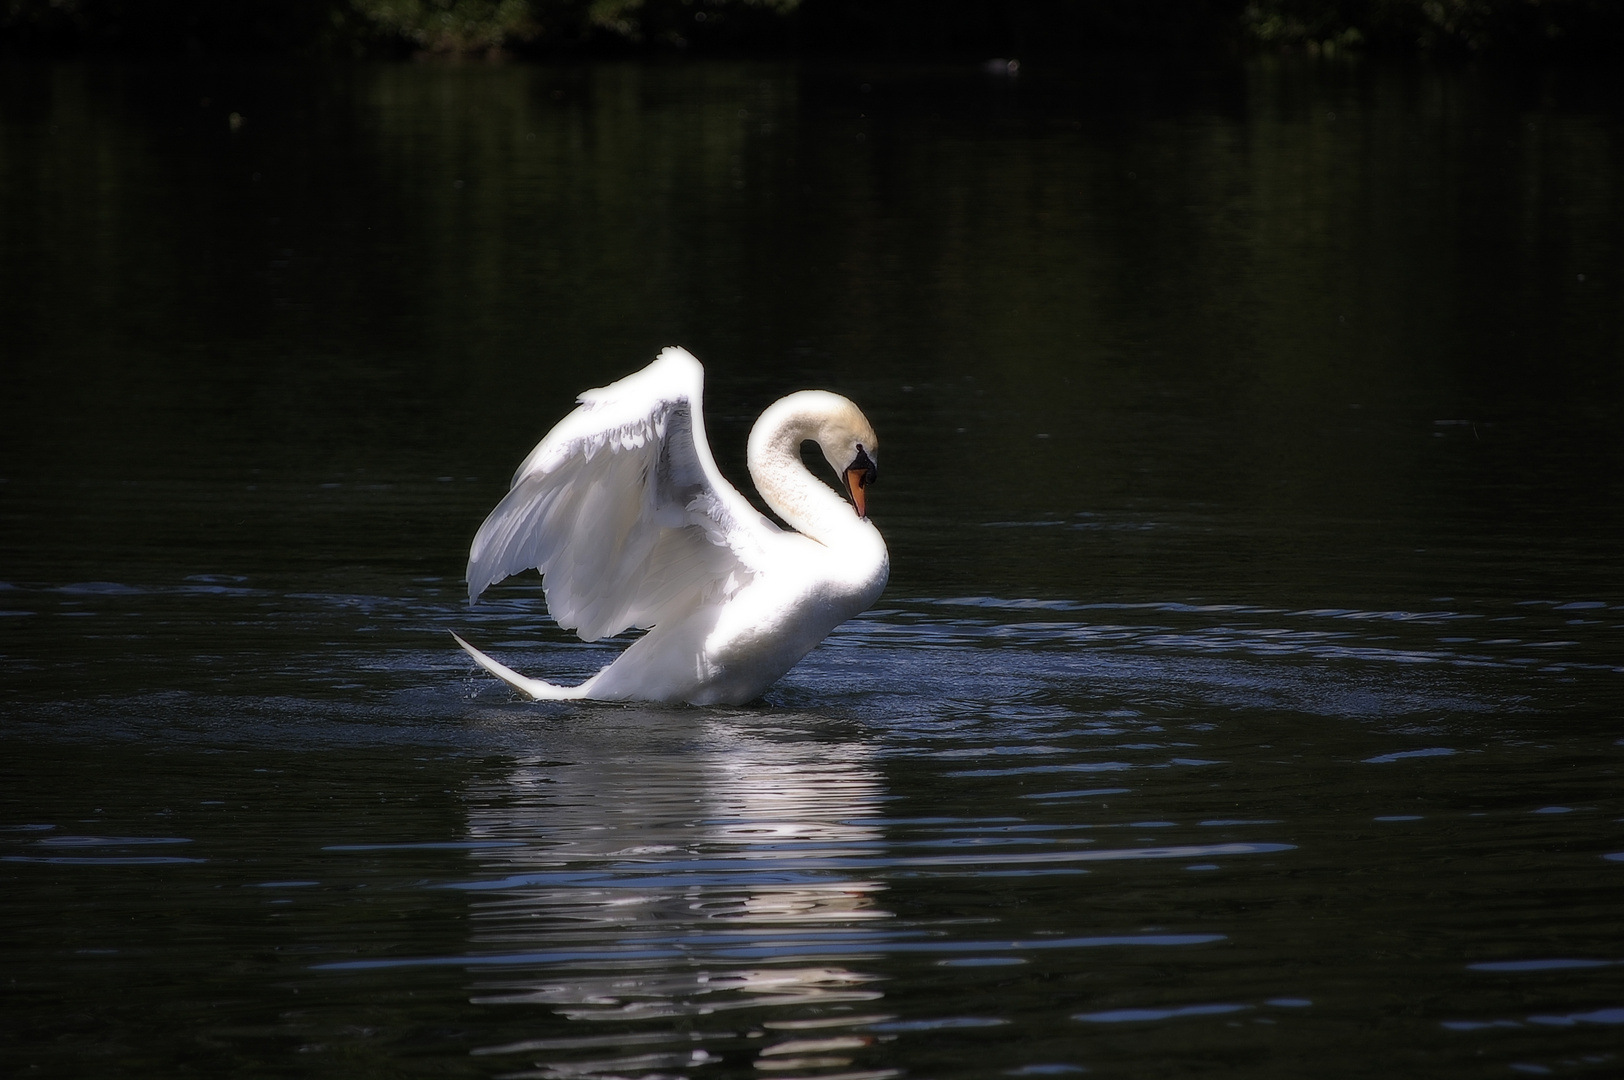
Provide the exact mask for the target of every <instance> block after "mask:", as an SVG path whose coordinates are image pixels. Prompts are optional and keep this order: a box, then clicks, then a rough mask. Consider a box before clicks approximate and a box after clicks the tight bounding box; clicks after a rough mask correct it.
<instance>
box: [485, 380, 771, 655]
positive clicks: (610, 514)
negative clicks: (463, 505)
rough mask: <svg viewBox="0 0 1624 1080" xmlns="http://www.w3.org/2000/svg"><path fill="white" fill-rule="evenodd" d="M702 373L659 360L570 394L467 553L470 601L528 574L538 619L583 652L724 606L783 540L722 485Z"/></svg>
mask: <svg viewBox="0 0 1624 1080" xmlns="http://www.w3.org/2000/svg"><path fill="white" fill-rule="evenodd" d="M704 376H705V373H704V369H703V368H701V367H700V365H699V361H698V360H695V359H694V358H693V356H691V355H690V354H689V353H688V352H687V351H686V350H684V349H678V348H670V349H666V350H665V351H664V352H662V353H661V354H660V355H659V357H658V358H657V359H656V360H655V361H654V362H653V363H652V364H650V365H649V366H648V367H646V368H644V369H643V370H641V371H639V372H636V373H634V374H632V375H628V376H627V377H626V378H624V379H621V380H620V381H619V382H616V383H612V384H610V385H609V386H605V387H603V388H601V389H598V390H589V391H587V392H586V393H584V394H582V395H581V397H580V406H579V407H578V408H577V409H576V410H575V411H574V412H572V413H570V414H569V415H568V416H566V417H565V418H564V419H563V420H561V421H559V423H558V426H557V427H555V428H553V430H552V431H551V432H549V433H548V435H547V437H546V438H545V439H543V440H542V441H541V443H540V445H538V446H537V447H536V448H535V450H533V451H531V453H530V456H529V457H528V458H526V459H525V461H524V464H523V465H520V466H519V471H518V472H517V473H515V474H514V477H513V487H512V489H511V490H509V492H508V493H507V497H506V498H504V499H503V500H502V501H501V502H500V503H498V504H497V506H496V509H495V510H492V511H491V514H490V517H488V518H486V519H485V524H483V525H481V526H480V528H479V533H478V535H476V536H475V537H474V543H473V547H472V548H471V549H470V551H469V555H468V598H469V599H470V600H475V599H478V597H479V594H480V593H482V592H484V591H485V589H486V588H487V587H489V586H490V585H491V584H493V583H495V582H497V581H500V580H502V579H503V578H505V577H507V576H508V575H510V574H516V573H518V572H519V571H521V570H526V569H529V568H531V567H535V568H536V569H538V570H540V571H541V573H542V580H543V586H544V588H545V591H546V596H547V609H548V610H549V611H550V612H551V613H552V615H553V618H554V619H556V620H557V621H558V624H559V625H560V626H562V627H564V628H565V629H568V630H574V631H576V632H577V633H578V634H580V636H581V637H582V638H583V639H585V640H587V641H596V640H597V639H598V638H600V637H606V636H608V635H610V634H618V633H619V632H620V631H622V630H625V629H627V628H628V627H632V626H642V627H647V626H653V625H655V624H656V623H658V622H660V621H662V620H663V619H666V618H670V617H672V616H675V615H678V614H682V613H686V612H688V611H692V610H693V609H694V608H695V607H697V606H699V605H700V604H702V603H705V602H708V601H714V600H720V599H724V598H726V597H727V596H730V595H732V593H734V592H736V591H737V590H739V589H740V588H742V587H743V586H744V585H745V584H746V583H747V582H748V581H749V580H750V579H751V578H752V577H754V576H755V573H756V570H757V568H758V567H760V566H761V565H763V558H762V547H763V542H764V539H765V536H766V534H768V533H772V532H778V531H780V530H779V529H778V527H777V526H776V525H774V524H772V523H771V522H770V521H768V520H767V519H766V518H765V517H764V516H763V515H762V514H760V513H759V512H757V511H756V510H755V508H754V507H752V506H751V505H750V504H749V503H748V502H746V501H745V499H744V497H743V496H741V495H740V494H739V493H738V492H737V491H736V490H734V488H733V486H732V485H731V484H729V483H728V482H727V481H726V480H725V479H723V477H722V474H721V473H720V472H719V471H717V468H716V463H715V461H714V460H713V459H712V458H711V452H710V446H709V445H708V444H707V443H706V441H705V421H704V416H703V413H702V412H701V411H700V397H701V392H702V389H703V386H704Z"/></svg>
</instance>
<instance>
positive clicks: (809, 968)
mask: <svg viewBox="0 0 1624 1080" xmlns="http://www.w3.org/2000/svg"><path fill="white" fill-rule="evenodd" d="M604 712H605V715H601V716H592V717H587V718H585V719H586V720H587V721H588V722H591V723H593V724H594V725H595V727H596V730H594V731H592V732H570V733H567V735H566V737H565V740H564V741H563V742H562V743H560V742H558V741H556V740H550V741H551V742H553V745H552V746H551V747H550V748H549V753H548V756H547V758H545V759H544V758H541V757H539V756H538V757H536V758H533V759H529V760H526V761H524V762H521V763H520V764H519V765H518V766H517V767H516V768H514V769H512V770H511V772H510V773H509V774H508V775H507V777H506V778H505V781H504V782H503V783H501V784H497V785H491V786H489V787H487V788H485V789H483V790H477V791H475V792H473V793H472V799H473V803H474V805H473V808H472V809H471V810H470V813H469V830H468V831H469V835H470V837H471V838H472V839H474V840H476V841H492V840H500V841H508V842H513V841H518V842H519V843H518V845H517V846H504V847H499V848H480V849H476V850H475V851H473V852H472V853H471V857H472V858H473V859H474V860H475V861H476V862H477V863H478V864H479V866H480V869H481V871H482V873H481V875H480V880H478V881H473V882H468V883H466V884H465V886H464V887H467V888H469V889H470V901H471V916H472V922H473V932H472V934H471V935H470V938H471V940H470V943H469V944H470V948H469V952H470V953H471V954H477V955H479V956H480V957H481V958H489V959H492V960H496V961H498V962H502V966H504V967H506V968H507V970H508V971H511V972H512V974H511V975H510V976H509V977H506V978H499V979H487V980H480V981H478V982H476V983H475V984H474V986H473V990H474V996H473V1000H474V1002H475V1003H476V1004H491V1005H515V1004H526V1005H543V1006H548V1007H549V1009H548V1011H549V1013H551V1014H552V1015H554V1016H561V1017H565V1018H568V1019H569V1020H594V1021H628V1022H633V1021H640V1020H656V1021H657V1020H659V1019H660V1018H671V1017H701V1016H707V1015H712V1014H720V1013H733V1012H735V1011H737V1010H749V1009H756V1008H760V1007H763V1006H771V1007H773V1009H774V1010H775V1012H774V1016H777V1015H779V1013H778V1012H777V1011H776V1010H781V1009H785V1008H790V1009H792V1010H793V1009H795V1008H797V1007H809V1008H812V1009H814V1010H815V1011H816V1012H818V1013H820V1014H825V1021H826V1022H832V1023H834V1024H835V1025H836V1026H838V1027H841V1028H846V1029H847V1031H851V1030H852V1029H853V1028H855V1027H859V1026H861V1025H862V1024H865V1023H872V1022H873V1021H874V1020H875V1019H876V1016H875V1015H874V1014H873V1013H872V1012H871V1011H870V1010H864V1011H865V1013H866V1015H862V1016H859V1015H856V1014H855V1011H854V1010H855V1005H856V1003H860V1002H861V1003H866V1002H872V1001H874V1000H875V999H878V998H880V997H881V992H880V990H879V989H878V988H877V986H876V983H877V981H878V979H877V976H876V975H875V974H873V973H872V972H870V971H866V970H864V969H863V966H862V964H861V959H862V957H863V956H864V955H865V954H866V955H869V956H872V955H874V954H875V953H876V952H877V951H878V950H877V949H875V948H872V947H870V948H865V941H866V940H867V939H868V938H869V937H870V936H871V931H870V930H869V929H868V928H869V927H871V926H874V924H876V923H877V922H881V921H884V920H888V919H890V918H891V912H889V911H887V910H886V909H885V908H883V907H881V906H880V904H879V903H878V897H879V895H880V894H881V893H883V892H884V890H885V886H884V885H882V884H881V883H879V882H878V881H875V880H872V879H869V878H867V877H864V876H862V875H861V874H860V873H859V874H853V873H851V872H850V871H849V870H844V869H840V868H839V867H840V865H842V864H844V865H849V864H850V863H851V862H853V861H854V860H860V859H863V858H872V857H873V856H874V855H875V854H876V853H877V852H878V851H879V850H880V849H881V847H882V843H883V837H882V835H881V829H880V808H881V804H882V802H883V800H884V799H885V786H884V783H883V781H882V779H881V777H880V775H879V773H878V772H877V771H876V770H875V768H874V767H873V765H872V764H871V761H872V759H873V756H874V750H873V747H872V746H870V745H869V744H868V743H867V742H866V741H864V740H862V739H850V738H829V737H807V736H806V735H805V734H803V733H797V732H795V730H794V729H795V727H796V726H797V725H796V723H794V722H793V721H792V722H791V723H785V719H786V718H785V717H783V716H782V715H775V716H774V718H773V720H772V721H771V724H770V726H768V724H767V723H766V722H764V721H762V720H761V719H760V718H757V717H752V716H749V715H745V716H737V717H735V716H724V717H719V718H718V717H711V718H705V717H701V716H699V715H697V714H695V713H693V712H691V711H682V712H669V711H660V710H650V711H647V712H644V711H638V710H624V711H617V712H616V713H615V714H614V715H612V716H610V715H608V712H609V711H608V710H605V711H604ZM604 720H607V721H608V723H607V724H606V725H604V726H597V722H598V721H604ZM800 722H801V723H802V724H806V719H805V718H800ZM815 724H816V721H815V719H814V720H813V721H812V725H813V726H815ZM832 864H833V865H832ZM487 875H493V876H490V877H487ZM880 940H883V939H878V938H877V939H876V941H875V944H878V943H879V941H880ZM729 957H738V958H748V960H749V962H748V963H744V964H738V963H728V962H727V960H728V958H729ZM831 1011H832V1012H833V1013H834V1015H826V1014H828V1013H830V1012H831ZM742 1022H744V1023H746V1024H748V1025H749V1026H752V1027H756V1028H758V1029H763V1028H764V1025H763V1024H762V1022H761V1021H760V1020H759V1019H745V1020H743V1021H742ZM556 1025H557V1021H556V1020H555V1021H551V1022H549V1023H547V1024H546V1025H545V1026H546V1032H547V1034H548V1035H549V1036H552V1035H553V1034H554V1033H556V1032H557V1031H558V1029H557V1026H556ZM538 1034H541V1033H540V1032H538ZM719 1037H721V1038H723V1039H726V1038H729V1037H730V1036H728V1035H720V1036H719ZM842 1037H843V1038H847V1039H850V1040H852V1041H851V1044H850V1045H851V1046H852V1047H858V1046H866V1045H868V1044H869V1043H870V1042H872V1036H869V1035H866V1034H855V1033H853V1034H849V1035H842ZM698 1038H700V1036H698V1035H697V1034H692V1033H689V1032H687V1031H686V1030H684V1029H683V1028H682V1027H673V1026H671V1025H669V1024H666V1025H663V1026H662V1027H661V1030H660V1031H658V1032H650V1031H646V1030H621V1031H616V1032H614V1033H613V1034H608V1033H606V1034H605V1035H604V1036H585V1037H582V1036H565V1037H543V1038H537V1039H527V1040H521V1041H517V1042H513V1043H509V1044H506V1045H502V1046H491V1047H485V1048H482V1049H481V1050H479V1051H477V1053H480V1054H486V1055H488V1054H497V1055H505V1054H528V1055H538V1056H535V1057H532V1059H531V1060H533V1062H534V1064H535V1066H536V1067H537V1068H539V1069H541V1070H542V1071H541V1072H537V1073H534V1074H522V1075H537V1076H565V1075H569V1076H587V1075H602V1074H607V1073H624V1072H625V1071H626V1070H635V1071H638V1072H642V1071H646V1070H650V1069H653V1070H665V1069H673V1068H687V1067H692V1066H694V1065H698V1064H705V1063H709V1062H712V1061H715V1060H717V1058H716V1057H714V1056H713V1055H712V1053H711V1051H710V1050H706V1049H704V1048H702V1047H701V1046H699V1045H698V1044H697V1043H696V1042H694V1041H693V1040H694V1039H698ZM650 1043H657V1044H663V1045H661V1046H660V1047H659V1048H658V1049H656V1048H655V1047H653V1046H650V1045H649V1044H650ZM637 1044H641V1048H639V1049H637V1050H632V1049H631V1048H632V1047H634V1046H636V1045H637ZM673 1044H675V1045H673ZM778 1045H779V1044H778V1042H777V1041H775V1040H774V1039H772V1038H770V1037H769V1038H764V1039H762V1040H761V1041H759V1042H754V1043H752V1044H751V1046H750V1050H751V1052H752V1053H759V1054H764V1055H772V1054H780V1055H781V1052H780V1051H777V1050H775V1047H777V1046H778ZM605 1051H621V1052H612V1053H609V1054H607V1055H606V1054H605ZM778 1060H779V1061H782V1060H783V1058H782V1056H780V1057H779V1059H778ZM851 1060H852V1059H851V1058H849V1057H847V1056H844V1055H841V1056H839V1057H838V1058H836V1057H823V1058H820V1066H821V1065H827V1066H829V1067H841V1068H844V1067H846V1066H847V1065H849V1064H850V1062H851ZM808 1064H809V1065H810V1063H808Z"/></svg>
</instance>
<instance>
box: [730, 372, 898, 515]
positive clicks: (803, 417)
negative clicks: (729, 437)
mask: <svg viewBox="0 0 1624 1080" xmlns="http://www.w3.org/2000/svg"><path fill="white" fill-rule="evenodd" d="M777 437H784V438H787V439H788V440H789V441H788V445H787V446H786V449H792V448H793V447H794V446H797V445H799V444H800V442H801V441H802V440H805V439H810V440H812V441H813V442H815V443H817V444H818V449H820V450H822V451H823V459H824V460H825V461H827V462H828V463H829V467H830V468H831V469H833V470H834V471H835V475H836V476H838V477H840V482H841V483H842V484H843V485H844V486H845V489H846V494H848V495H849V496H851V502H852V506H853V507H855V508H856V510H857V516H858V517H862V518H866V517H868V493H867V492H868V487H869V485H871V484H873V483H874V480H875V478H876V477H878V475H879V461H880V456H879V449H880V440H879V436H877V435H875V434H874V427H873V425H871V424H870V423H869V422H868V418H867V417H865V416H864V415H863V412H862V410H861V409H859V408H858V407H857V406H856V405H854V404H852V402H851V401H850V400H849V399H848V398H843V397H841V396H840V395H839V394H832V393H830V392H829V391H827V390H802V391H800V392H798V393H794V394H791V395H789V396H788V397H786V398H782V399H780V400H779V401H777V402H775V403H774V404H773V405H772V407H771V408H769V409H768V410H767V411H766V412H764V413H762V414H761V419H760V420H758V421H756V430H755V431H754V432H752V433H751V436H750V440H751V443H752V448H754V446H755V444H756V443H757V441H758V439H759V440H760V441H761V443H762V445H763V446H765V445H766V443H767V442H770V441H773V440H774V439H775V438H777ZM781 445H782V444H781ZM757 486H758V487H759V486H760V481H759V480H758V481H757Z"/></svg>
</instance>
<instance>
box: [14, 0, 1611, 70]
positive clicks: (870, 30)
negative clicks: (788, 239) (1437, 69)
mask: <svg viewBox="0 0 1624 1080" xmlns="http://www.w3.org/2000/svg"><path fill="white" fill-rule="evenodd" d="M1237 37H1240V38H1244V39H1245V40H1247V41H1249V42H1251V43H1252V44H1253V45H1256V46H1261V47H1263V48H1265V49H1276V50H1277V49H1296V50H1307V51H1310V52H1315V53H1321V54H1324V53H1333V52H1339V51H1345V50H1348V49H1352V48H1356V47H1358V48H1368V49H1372V50H1382V51H1388V52H1415V51H1430V52H1450V51H1453V52H1479V51H1497V52H1507V53H1519V52H1520V53H1541V52H1545V53H1549V52H1563V51H1565V52H1590V53H1593V54H1597V55H1611V54H1612V53H1613V52H1616V51H1617V49H1618V48H1619V46H1620V45H1624V0H884V2H880V0H805V2H804V3H803V2H802V0H0V50H4V51H11V52H14V51H20V50H28V49H34V50H44V51H63V50H74V49H85V48H89V49H101V50H108V49H112V50H120V51H144V52H259V53H267V52H269V53H286V52H294V51H328V52H332V51H338V52H357V51H365V50H367V49H371V48H382V49H384V50H401V49H404V50H407V51H415V52H432V53H446V54H453V55H462V54H480V53H497V52H514V51H531V52H535V51H551V50H556V49H559V48H574V49H580V48H585V49H589V50H590V49H599V50H602V49H605V48H607V49H610V50H615V49H622V48H624V47H626V46H653V47H667V48H687V47H689V46H694V47H696V48H700V49H704V48H712V49H715V48H718V47H719V48H724V49H728V50H733V51H766V50H774V49H778V48H781V47H783V46H784V45H786V44H789V43H791V42H793V43H795V44H796V45H797V47H799V48H805V49H812V50H828V49H833V50H838V51H841V52H862V51H869V52H879V53H914V54H919V53H924V54H932V53H935V54H944V53H945V54H951V55H960V56H979V57H982V58H985V57H988V56H1015V55H1019V56H1023V57H1030V56H1035V55H1040V54H1045V53H1047V54H1069V53H1072V52H1076V51H1079V50H1093V51H1107V50H1110V49H1112V48H1119V47H1125V48H1135V49H1144V48H1156V47H1158V46H1176V47H1192V46H1194V47H1199V46H1203V45H1215V44H1226V43H1227V44H1232V43H1233V42H1234V40H1235V39H1236V38H1237Z"/></svg>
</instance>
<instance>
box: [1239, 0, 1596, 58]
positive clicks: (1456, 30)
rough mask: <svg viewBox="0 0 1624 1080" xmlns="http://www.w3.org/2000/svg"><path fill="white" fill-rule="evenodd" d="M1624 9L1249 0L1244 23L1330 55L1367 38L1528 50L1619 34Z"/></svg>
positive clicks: (1581, 2)
mask: <svg viewBox="0 0 1624 1080" xmlns="http://www.w3.org/2000/svg"><path fill="white" fill-rule="evenodd" d="M1621 10H1624V4H1619V3H1618V0H1250V2H1248V3H1247V4H1246V7H1245V11H1244V13H1243V14H1242V24H1243V26H1244V29H1245V32H1246V34H1247V36H1248V37H1250V38H1251V39H1252V40H1254V41H1257V42H1260V43H1263V44H1266V45H1271V46H1276V47H1280V46H1285V47H1300V48H1306V49H1308V50H1310V51H1312V52H1324V53H1327V54H1329V53H1333V52H1335V51H1337V50H1338V49H1346V48H1349V47H1351V46H1357V45H1360V44H1367V43H1368V44H1370V45H1373V46H1377V47H1381V48H1386V49H1392V50H1401V51H1410V50H1416V49H1419V50H1423V51H1468V52H1476V51H1479V50H1482V49H1486V48H1499V49H1508V50H1523V51H1528V50H1534V49H1539V48H1541V47H1545V46H1551V45H1556V46H1562V45H1572V46H1579V47H1583V45H1584V39H1585V38H1586V37H1587V36H1589V35H1593V34H1596V33H1598V32H1600V33H1602V34H1604V35H1609V36H1610V37H1611V39H1612V40H1613V41H1617V40H1618V37H1619V34H1620V32H1621V31H1624V16H1621ZM1609 32H1610V34H1609ZM1593 44H1597V45H1599V42H1593Z"/></svg>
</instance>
